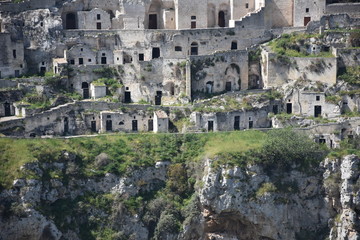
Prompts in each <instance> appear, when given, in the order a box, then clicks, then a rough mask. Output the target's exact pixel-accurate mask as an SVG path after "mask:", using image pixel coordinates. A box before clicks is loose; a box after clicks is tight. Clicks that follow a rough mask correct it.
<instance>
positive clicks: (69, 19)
mask: <svg viewBox="0 0 360 240" xmlns="http://www.w3.org/2000/svg"><path fill="white" fill-rule="evenodd" d="M65 23H66V29H76V15H75V13H68V14H66V20H65Z"/></svg>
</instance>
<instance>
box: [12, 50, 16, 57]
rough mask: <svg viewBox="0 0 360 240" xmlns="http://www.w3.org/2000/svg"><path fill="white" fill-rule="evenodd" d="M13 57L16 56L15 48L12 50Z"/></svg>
mask: <svg viewBox="0 0 360 240" xmlns="http://www.w3.org/2000/svg"><path fill="white" fill-rule="evenodd" d="M13 57H14V58H16V50H15V49H14V50H13Z"/></svg>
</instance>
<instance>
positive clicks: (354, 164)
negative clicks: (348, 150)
mask: <svg viewBox="0 0 360 240" xmlns="http://www.w3.org/2000/svg"><path fill="white" fill-rule="evenodd" d="M359 164H360V163H359V157H358V156H356V155H349V156H346V157H344V158H343V160H342V161H341V162H338V161H335V162H330V161H325V166H326V167H327V169H326V171H325V173H324V177H325V186H326V187H327V188H328V192H329V193H330V194H328V195H329V197H330V198H329V199H330V200H331V203H332V204H331V207H332V208H333V209H334V210H335V211H336V213H337V215H336V217H335V219H334V221H333V227H332V229H331V233H330V239H338V240H345V239H349V240H355V239H359V238H360V235H359V224H360V221H359V217H360V216H359V210H360V196H359V193H360V192H359V190H360V188H359V187H360V180H359V175H360V171H359V166H360V165H359ZM331 182H336V183H337V184H331ZM326 183H327V184H326Z"/></svg>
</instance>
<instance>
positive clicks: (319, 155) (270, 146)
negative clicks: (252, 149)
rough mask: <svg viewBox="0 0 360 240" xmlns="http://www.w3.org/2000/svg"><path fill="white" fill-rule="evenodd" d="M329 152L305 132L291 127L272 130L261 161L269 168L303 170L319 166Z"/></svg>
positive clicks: (262, 150)
mask: <svg viewBox="0 0 360 240" xmlns="http://www.w3.org/2000/svg"><path fill="white" fill-rule="evenodd" d="M326 154H327V149H326V148H325V146H321V145H319V144H317V143H315V142H313V141H312V140H311V139H310V138H309V137H308V136H306V135H305V134H300V133H297V132H294V131H292V130H290V129H281V130H271V131H269V132H268V135H267V137H266V139H265V142H264V145H263V146H262V149H261V157H260V158H259V159H260V162H261V163H262V164H264V165H265V167H266V168H267V169H272V168H278V169H283V170H287V169H289V168H291V167H292V166H294V167H297V168H300V169H301V170H306V169H311V168H312V167H316V166H318V164H319V163H320V162H321V161H322V160H323V158H324V157H325V156H326Z"/></svg>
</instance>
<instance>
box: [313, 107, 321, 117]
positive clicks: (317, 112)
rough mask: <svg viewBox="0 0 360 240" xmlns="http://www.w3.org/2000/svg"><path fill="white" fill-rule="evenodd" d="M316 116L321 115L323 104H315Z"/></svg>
mask: <svg viewBox="0 0 360 240" xmlns="http://www.w3.org/2000/svg"><path fill="white" fill-rule="evenodd" d="M314 116H315V117H321V106H314Z"/></svg>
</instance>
